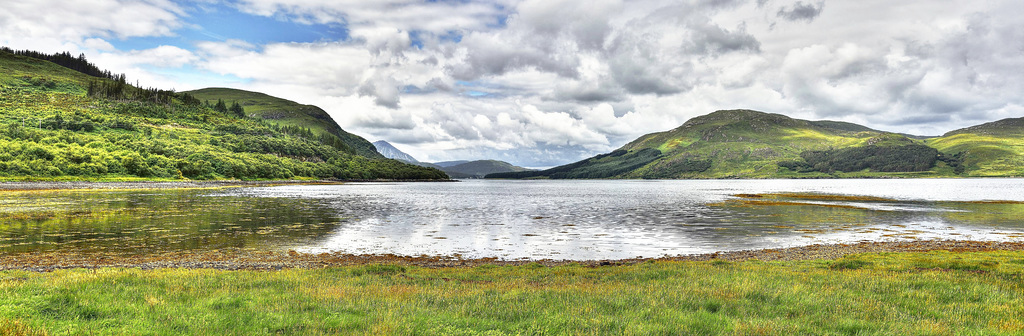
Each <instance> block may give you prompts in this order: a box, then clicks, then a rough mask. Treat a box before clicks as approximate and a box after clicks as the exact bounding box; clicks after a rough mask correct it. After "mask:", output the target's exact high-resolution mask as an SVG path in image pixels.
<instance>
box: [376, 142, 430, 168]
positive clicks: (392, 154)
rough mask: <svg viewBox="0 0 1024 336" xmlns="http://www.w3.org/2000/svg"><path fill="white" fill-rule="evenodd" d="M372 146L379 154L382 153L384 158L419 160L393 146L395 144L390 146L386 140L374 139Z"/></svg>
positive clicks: (407, 160)
mask: <svg viewBox="0 0 1024 336" xmlns="http://www.w3.org/2000/svg"><path fill="white" fill-rule="evenodd" d="M373 146H374V147H376V148H377V152H379V153H380V154H381V155H384V157H386V158H389V159H395V160H401V161H405V162H409V163H416V162H419V161H417V160H416V158H414V157H412V155H409V154H406V153H405V152H403V151H401V150H399V149H398V148H395V146H392V145H391V144H390V143H388V142H387V141H384V140H380V141H376V142H374V143H373Z"/></svg>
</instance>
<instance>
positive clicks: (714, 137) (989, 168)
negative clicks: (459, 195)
mask: <svg viewBox="0 0 1024 336" xmlns="http://www.w3.org/2000/svg"><path fill="white" fill-rule="evenodd" d="M1021 124H1022V123H1019V122H1017V121H1014V120H1007V121H1001V122H996V123H992V125H989V124H986V125H988V126H986V125H979V126H976V127H973V128H967V129H964V130H960V131H954V132H951V133H950V134H947V135H946V136H943V137H937V138H928V139H915V138H910V137H908V136H906V135H903V134H895V133H886V132H881V131H877V130H873V129H870V128H867V127H864V126H860V125H856V124H851V123H844V122H835V121H807V120H799V119H793V118H790V117H787V116H784V115H781V114H771V113H763V112H757V111H750V110H729V111H717V112H714V113H711V114H708V115H704V116H700V117H696V118H693V119H691V120H689V121H687V122H686V123H685V124H683V125H682V126H680V127H678V128H676V129H673V130H670V131H666V132H659V133H652V134H648V135H645V136H642V137H640V138H638V139H637V140H635V141H633V142H630V143H628V144H626V145H625V146H622V147H621V148H619V149H618V150H616V151H613V152H612V153H608V154H603V155H598V156H595V157H592V158H589V159H586V160H582V161H579V162H575V163H572V164H568V165H564V166H559V167H555V168H551V169H548V170H544V171H537V172H520V173H503V174H491V175H488V176H487V177H489V178H665V179H678V178H827V177H952V176H1019V175H1022V174H1024V155H1022V153H1024V141H1022V139H1024V132H1021V130H1022V129H1024V126H1021Z"/></svg>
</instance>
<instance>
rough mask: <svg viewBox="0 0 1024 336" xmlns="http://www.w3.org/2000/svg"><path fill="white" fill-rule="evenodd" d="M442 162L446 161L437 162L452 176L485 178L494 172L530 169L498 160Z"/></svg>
mask: <svg viewBox="0 0 1024 336" xmlns="http://www.w3.org/2000/svg"><path fill="white" fill-rule="evenodd" d="M452 162H455V161H452ZM441 163H446V162H439V163H436V164H437V165H438V166H441V170H442V171H444V172H445V173H447V174H448V176H451V177H452V178H483V177H484V176H487V175H488V174H494V173H508V172H523V171H530V169H528V168H523V167H519V166H515V165H512V164H511V163H508V162H504V161H497V160H477V161H463V162H462V163H459V164H455V165H448V166H443V165H441Z"/></svg>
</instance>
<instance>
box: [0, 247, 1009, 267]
mask: <svg viewBox="0 0 1024 336" xmlns="http://www.w3.org/2000/svg"><path fill="white" fill-rule="evenodd" d="M930 251H949V252H984V251H1024V242H997V241H959V240H919V241H905V242H861V243H855V244H830V245H809V246H799V247H788V248H777V249H761V250H744V251H728V252H714V253H705V254H694V255H679V256H666V257H656V258H633V259H617V260H552V259H543V260H532V259H531V260H500V259H498V258H461V257H458V256H399V255H380V254H373V255H357V254H345V253H320V254H305V253H298V252H295V251H288V252H270V251H251V250H242V249H228V250H213V251H199V252H192V251H180V252H168V253H163V254H157V255H140V256H128V255H121V254H113V253H102V252H96V253H79V252H30V253H21V254H16V255H2V256H0V271H10V270H23V271H32V272H50V271H54V270H59V269H74V268H86V269H95V268H139V269H143V270H151V269H166V268H180V269H215V270H281V269H291V268H303V269H316V268H325V267H338V266H358V265H371V264H393V265H403V266H417V267H425V268H464V267H477V266H484V265H494V266H522V265H528V264H539V265H543V266H563V265H570V264H578V265H583V266H588V267H597V266H624V265H634V264H638V263H643V262H648V261H675V262H680V261H712V260H722V261H730V262H737V261H748V260H760V261H797V260H835V259H839V258H842V257H844V256H847V255H851V254H862V253H881V252H930Z"/></svg>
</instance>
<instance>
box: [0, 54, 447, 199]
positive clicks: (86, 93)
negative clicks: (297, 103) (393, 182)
mask: <svg viewBox="0 0 1024 336" xmlns="http://www.w3.org/2000/svg"><path fill="white" fill-rule="evenodd" d="M72 61H75V60H74V59H72ZM77 62H78V63H76V64H73V65H75V66H76V67H79V66H80V65H89V66H91V64H88V63H87V62H85V60H84V57H82V58H80V59H79V60H77ZM83 67H84V66H83ZM83 67H79V68H83ZM84 68H88V67H84ZM92 68H95V67H92ZM242 112H244V111H242ZM243 114H244V113H226V112H225V111H223V109H219V108H213V107H210V106H207V105H204V104H203V103H202V102H201V101H199V100H198V99H196V98H195V97H194V96H192V95H190V94H187V93H176V92H173V91H168V90H156V89H142V88H138V87H135V86H132V85H130V84H128V83H126V81H125V78H124V77H123V76H111V75H105V76H101V77H94V76H90V75H86V74H84V73H82V72H79V71H75V70H71V69H70V68H68V67H66V65H65V66H63V67H62V66H60V65H57V64H55V63H52V62H49V61H45V60H41V59H38V57H36V58H33V57H26V56H22V55H15V54H13V53H11V52H9V50H7V49H4V50H0V180H26V179H34V180H40V179H46V180H171V179H290V178H337V179H444V178H446V176H445V174H444V173H442V172H440V171H438V170H436V169H430V168H422V167H417V166H412V165H407V164H404V163H401V162H398V161H395V160H387V159H383V158H379V159H378V158H369V157H365V156H362V155H358V154H357V153H358V152H359V151H358V150H357V149H353V148H352V146H349V145H347V144H346V143H344V142H343V141H341V140H339V139H337V137H334V136H329V137H328V136H323V134H315V133H314V132H304V131H299V130H300V129H299V128H297V127H291V128H289V127H283V126H280V125H279V124H277V123H273V122H270V121H268V120H265V119H262V118H253V117H248V116H244V115H243ZM327 123H328V122H327V121H324V124H327ZM331 123H332V124H333V122H331ZM334 127H336V125H334ZM328 128H330V127H328ZM331 129H333V128H331ZM338 129H340V128H338ZM301 130H305V129H304V128H303V129H301ZM363 141H365V140H363ZM374 153H375V152H374Z"/></svg>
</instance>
